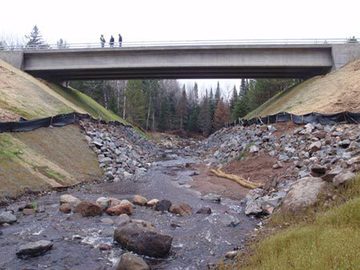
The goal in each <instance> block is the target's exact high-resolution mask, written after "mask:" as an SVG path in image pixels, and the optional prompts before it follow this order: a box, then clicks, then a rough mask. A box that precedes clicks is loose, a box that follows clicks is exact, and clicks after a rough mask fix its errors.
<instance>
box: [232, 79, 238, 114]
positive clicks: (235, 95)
mask: <svg viewBox="0 0 360 270" xmlns="http://www.w3.org/2000/svg"><path fill="white" fill-rule="evenodd" d="M237 101H238V93H237V90H236V86H235V85H234V88H233V93H232V97H231V99H230V113H231V119H232V120H234V119H236V118H235V114H234V109H235V104H236V102H237Z"/></svg>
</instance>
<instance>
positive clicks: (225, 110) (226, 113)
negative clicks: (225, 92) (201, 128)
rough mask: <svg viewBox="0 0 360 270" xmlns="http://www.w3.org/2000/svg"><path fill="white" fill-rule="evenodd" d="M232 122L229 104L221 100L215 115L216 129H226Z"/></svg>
mask: <svg viewBox="0 0 360 270" xmlns="http://www.w3.org/2000/svg"><path fill="white" fill-rule="evenodd" d="M229 121H230V110H229V106H228V104H227V103H225V102H224V101H223V99H220V100H219V102H218V103H217V106H216V110H215V114H214V128H215V130H219V129H220V128H222V127H224V126H225V125H226V124H227V123H229Z"/></svg>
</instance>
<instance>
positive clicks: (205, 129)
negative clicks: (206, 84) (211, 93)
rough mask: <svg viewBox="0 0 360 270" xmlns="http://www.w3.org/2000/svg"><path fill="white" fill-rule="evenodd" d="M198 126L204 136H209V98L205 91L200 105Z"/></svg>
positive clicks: (210, 122)
mask: <svg viewBox="0 0 360 270" xmlns="http://www.w3.org/2000/svg"><path fill="white" fill-rule="evenodd" d="M198 121H199V128H200V130H201V132H202V134H203V135H204V136H209V135H210V133H211V128H212V120H211V111H210V98H209V97H208V94H207V92H206V95H205V97H204V98H203V100H202V102H201V105H200V113H199V119H198Z"/></svg>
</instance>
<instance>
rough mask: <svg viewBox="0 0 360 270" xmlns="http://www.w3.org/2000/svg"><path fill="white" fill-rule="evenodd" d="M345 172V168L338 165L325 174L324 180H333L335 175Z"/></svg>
mask: <svg viewBox="0 0 360 270" xmlns="http://www.w3.org/2000/svg"><path fill="white" fill-rule="evenodd" d="M342 172H343V169H342V168H340V167H336V168H334V169H332V170H331V171H329V172H328V173H327V174H325V175H324V176H322V177H321V178H322V180H324V181H326V182H332V180H333V179H334V177H335V176H336V175H338V174H340V173H342Z"/></svg>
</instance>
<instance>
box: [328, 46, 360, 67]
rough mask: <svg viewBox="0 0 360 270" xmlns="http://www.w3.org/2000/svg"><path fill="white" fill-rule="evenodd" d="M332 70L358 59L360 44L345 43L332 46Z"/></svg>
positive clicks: (359, 56)
mask: <svg viewBox="0 0 360 270" xmlns="http://www.w3.org/2000/svg"><path fill="white" fill-rule="evenodd" d="M332 58H333V70H337V69H339V68H341V67H342V66H344V65H346V64H347V63H349V62H351V61H354V60H355V59H358V58H360V44H359V43H346V44H334V45H332Z"/></svg>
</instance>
